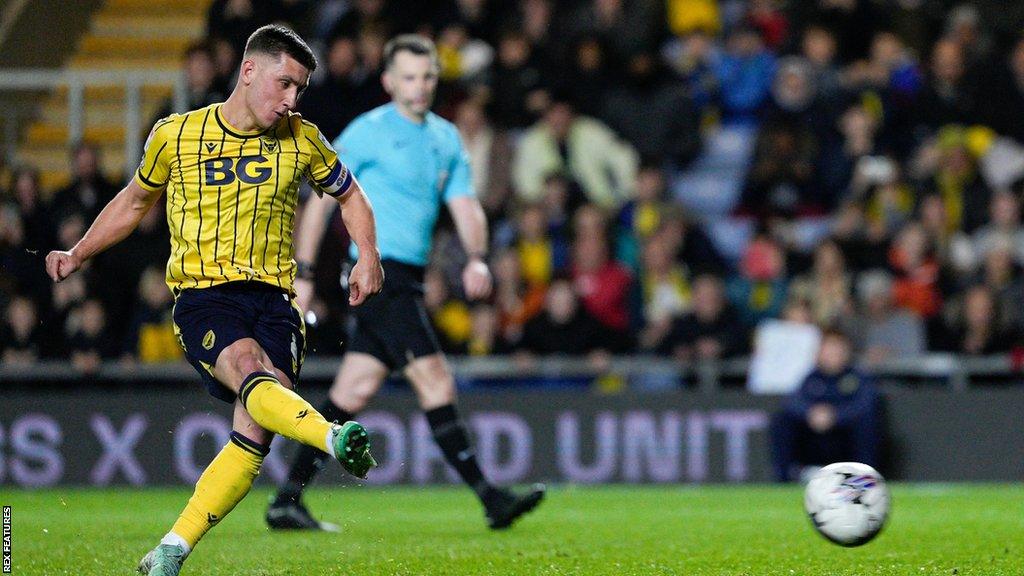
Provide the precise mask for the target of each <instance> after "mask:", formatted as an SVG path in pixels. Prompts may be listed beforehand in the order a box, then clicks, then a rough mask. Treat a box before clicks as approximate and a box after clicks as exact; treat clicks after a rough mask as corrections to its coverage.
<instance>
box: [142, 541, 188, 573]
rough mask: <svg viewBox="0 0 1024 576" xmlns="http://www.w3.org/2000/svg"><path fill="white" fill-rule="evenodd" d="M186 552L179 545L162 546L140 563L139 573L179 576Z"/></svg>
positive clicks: (144, 557) (149, 553) (153, 550)
mask: <svg viewBox="0 0 1024 576" xmlns="http://www.w3.org/2000/svg"><path fill="white" fill-rule="evenodd" d="M185 556H187V554H185V551H184V550H183V549H182V548H181V546H178V545H177V544H173V545H172V544H160V545H159V546H157V547H156V548H154V549H152V550H150V551H149V552H148V553H147V554H146V555H145V556H143V558H142V560H141V561H139V568H138V570H139V573H140V574H146V575H147V576H178V572H180V571H181V565H182V563H183V562H185Z"/></svg>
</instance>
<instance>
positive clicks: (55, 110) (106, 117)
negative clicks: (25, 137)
mask: <svg viewBox="0 0 1024 576" xmlns="http://www.w3.org/2000/svg"><path fill="white" fill-rule="evenodd" d="M165 92H166V91H165ZM166 96H170V93H169V92H168V93H167V94H166ZM164 99H165V98H164V97H157V98H146V97H145V96H144V97H143V106H142V108H143V109H144V110H145V109H149V108H154V107H157V106H160V105H162V104H163V102H164ZM86 100H88V106H86V107H85V118H84V120H85V124H84V125H85V126H100V125H104V124H122V123H124V121H125V117H124V97H123V95H120V94H119V95H118V96H117V97H116V98H112V99H110V100H94V99H90V98H89V97H88V96H86ZM68 116H69V114H68V107H67V105H66V104H65V103H64V102H63V101H62V100H60V99H55V98H51V99H49V100H48V101H47V102H46V103H45V104H44V105H43V107H42V108H41V109H40V111H39V118H38V120H39V122H41V123H44V124H56V125H67V124H68ZM148 121H149V118H144V119H143V124H145V123H146V122H148Z"/></svg>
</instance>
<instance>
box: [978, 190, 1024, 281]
mask: <svg viewBox="0 0 1024 576" xmlns="http://www.w3.org/2000/svg"><path fill="white" fill-rule="evenodd" d="M1002 243H1008V244H1009V246H1010V249H1011V254H1012V257H1013V259H1014V261H1015V262H1016V263H1017V264H1018V265H1020V264H1024V228H1021V224H1020V200H1019V199H1018V198H1017V196H1015V195H1014V194H1012V193H1010V192H996V193H995V194H993V195H992V203H991V204H989V223H988V224H986V225H985V226H982V227H981V228H978V229H977V230H975V231H974V234H972V235H971V247H972V248H973V253H974V257H975V259H977V260H978V261H983V260H984V259H985V257H986V256H988V253H989V251H991V250H992V249H993V248H995V247H996V246H997V245H999V244H1002Z"/></svg>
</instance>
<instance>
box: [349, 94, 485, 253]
mask: <svg viewBox="0 0 1024 576" xmlns="http://www.w3.org/2000/svg"><path fill="white" fill-rule="evenodd" d="M334 149H335V150H337V151H338V156H339V157H340V158H341V160H342V162H344V163H345V165H346V166H348V168H349V170H351V171H352V173H353V174H355V176H356V178H357V179H358V180H359V183H360V184H361V185H362V187H363V190H365V191H366V195H367V196H368V197H369V198H370V203H371V204H372V205H373V213H374V216H375V217H376V218H375V219H376V221H377V244H378V246H379V248H380V255H381V258H390V259H392V260H398V261H399V262H403V263H405V264H413V265H416V266H426V264H427V258H428V256H429V254H430V244H431V238H432V235H433V231H434V224H435V223H436V222H437V216H438V213H439V211H440V209H441V205H442V204H443V203H446V202H448V201H450V200H452V199H453V198H458V197H461V196H472V195H473V187H472V183H471V179H470V172H469V157H468V156H467V154H466V151H465V149H464V148H463V147H462V141H461V140H460V138H459V133H458V130H457V129H456V128H455V125H454V124H452V123H451V122H448V121H447V120H445V119H444V118H441V117H440V116H438V115H436V114H434V113H433V112H431V113H428V114H427V117H426V120H425V121H424V122H423V123H422V124H417V123H415V122H413V121H411V120H409V119H408V118H406V117H405V116H402V115H401V113H399V112H398V110H397V108H396V107H395V105H394V104H385V105H384V106H380V107H379V108H374V109H373V110H370V111H369V112H367V113H365V114H362V115H361V116H359V117H358V118H356V119H355V120H353V121H352V123H351V124H349V125H348V127H347V128H345V131H344V132H342V133H341V135H340V136H338V138H337V139H336V140H335V141H334ZM351 253H352V257H353V258H356V257H357V256H358V252H357V251H356V246H355V244H352V248H351Z"/></svg>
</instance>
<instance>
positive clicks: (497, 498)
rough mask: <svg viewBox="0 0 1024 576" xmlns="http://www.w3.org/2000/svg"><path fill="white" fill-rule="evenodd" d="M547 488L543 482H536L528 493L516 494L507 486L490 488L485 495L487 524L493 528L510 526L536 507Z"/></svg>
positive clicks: (498, 528)
mask: <svg viewBox="0 0 1024 576" xmlns="http://www.w3.org/2000/svg"><path fill="white" fill-rule="evenodd" d="M546 490H547V488H546V487H545V486H544V485H543V484H534V485H533V486H531V487H530V491H529V492H527V493H526V494H516V493H515V492H512V491H511V490H508V489H505V488H493V489H491V490H489V491H488V493H487V494H485V495H484V497H483V501H484V509H485V510H486V511H487V525H488V526H489V527H490V528H491V529H492V530H502V529H505V528H508V527H509V526H511V525H512V523H513V522H515V521H516V520H518V519H519V517H520V516H522V515H523V514H526V513H527V512H529V511H530V510H533V509H534V508H536V507H537V504H540V501H541V500H542V499H543V498H544V492H545V491H546Z"/></svg>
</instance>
